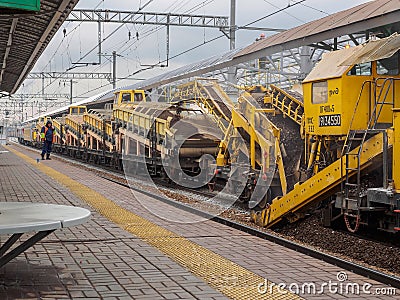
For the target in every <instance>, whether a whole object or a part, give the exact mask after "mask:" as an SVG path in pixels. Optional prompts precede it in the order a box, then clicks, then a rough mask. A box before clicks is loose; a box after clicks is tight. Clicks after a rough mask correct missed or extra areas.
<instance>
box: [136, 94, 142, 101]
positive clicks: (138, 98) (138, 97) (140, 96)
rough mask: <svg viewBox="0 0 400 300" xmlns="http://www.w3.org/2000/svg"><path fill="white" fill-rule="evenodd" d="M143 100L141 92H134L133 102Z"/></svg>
mask: <svg viewBox="0 0 400 300" xmlns="http://www.w3.org/2000/svg"><path fill="white" fill-rule="evenodd" d="M140 101H143V94H142V93H135V102H140Z"/></svg>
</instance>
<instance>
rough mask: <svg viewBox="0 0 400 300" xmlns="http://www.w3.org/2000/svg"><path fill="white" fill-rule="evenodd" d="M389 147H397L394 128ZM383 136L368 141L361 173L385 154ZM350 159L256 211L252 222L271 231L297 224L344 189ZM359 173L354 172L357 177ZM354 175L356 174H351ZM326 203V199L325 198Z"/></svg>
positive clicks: (390, 131) (353, 164) (363, 150)
mask: <svg viewBox="0 0 400 300" xmlns="http://www.w3.org/2000/svg"><path fill="white" fill-rule="evenodd" d="M386 132H387V136H388V145H389V147H391V146H392V145H393V137H394V136H393V128H389V129H387V130H386ZM382 141H383V133H379V134H376V135H375V136H373V137H371V138H370V139H369V140H367V141H366V142H365V143H364V144H363V146H362V153H361V156H360V168H361V170H363V169H365V168H367V167H370V166H371V165H372V163H373V159H374V158H375V157H377V156H379V155H380V154H382V153H383V142H382ZM358 150H359V147H357V148H355V149H353V150H352V151H351V153H357V151H358ZM356 165H357V162H356V157H355V156H353V157H352V161H349V167H350V168H351V167H353V168H356ZM345 168H346V157H345V156H343V157H342V159H339V160H337V161H335V162H334V163H332V164H331V165H329V166H328V167H326V168H325V169H323V170H321V171H320V172H319V173H317V174H316V175H314V176H313V177H311V178H310V179H308V180H307V181H305V182H303V183H301V184H300V183H298V184H296V185H295V186H294V189H293V190H292V191H290V192H289V193H288V194H286V195H284V196H282V197H281V198H276V199H274V200H273V201H272V203H271V205H270V206H269V207H268V208H266V209H264V210H262V211H253V212H252V219H253V220H254V222H255V223H257V224H258V225H260V226H266V227H270V226H272V225H274V224H276V223H277V222H279V221H281V220H282V219H283V218H287V219H290V220H296V219H297V218H298V217H300V216H301V214H302V212H301V211H302V209H303V210H304V208H306V206H308V205H310V204H311V203H313V202H314V201H316V200H318V199H319V200H323V199H321V196H323V195H324V196H328V195H329V194H332V193H334V192H335V188H336V187H338V185H340V183H341V182H342V180H343V178H344V177H345V171H344V170H345ZM355 172H356V171H353V173H354V174H355ZM350 175H353V174H350ZM324 199H325V198H324Z"/></svg>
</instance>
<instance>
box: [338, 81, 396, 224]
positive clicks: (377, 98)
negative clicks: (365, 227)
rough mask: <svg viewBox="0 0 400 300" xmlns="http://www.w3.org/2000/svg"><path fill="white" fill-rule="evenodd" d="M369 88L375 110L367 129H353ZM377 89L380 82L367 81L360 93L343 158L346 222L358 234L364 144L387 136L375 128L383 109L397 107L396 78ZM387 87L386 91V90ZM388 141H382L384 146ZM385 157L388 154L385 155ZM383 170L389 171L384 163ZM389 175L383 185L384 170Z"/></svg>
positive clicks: (342, 188)
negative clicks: (372, 139) (361, 103)
mask: <svg viewBox="0 0 400 300" xmlns="http://www.w3.org/2000/svg"><path fill="white" fill-rule="evenodd" d="M367 85H369V92H370V94H371V92H372V91H373V99H374V103H375V104H374V107H373V110H372V113H371V116H370V118H369V121H368V124H367V128H366V129H363V130H352V129H351V128H352V123H353V120H354V116H355V115H356V112H357V108H358V104H359V102H360V99H361V95H362V92H363V89H364V88H365V87H366V86H367ZM376 86H377V82H376V81H374V82H371V81H366V82H365V83H364V84H363V86H362V88H361V91H360V94H359V98H358V100H357V103H356V107H355V109H354V115H353V118H352V120H351V122H350V130H349V132H348V135H347V137H346V140H345V143H344V146H343V150H344V155H342V158H343V157H345V178H344V182H342V185H341V190H342V195H343V200H344V203H345V205H344V219H345V223H346V227H347V229H348V230H349V231H350V232H356V231H357V230H358V228H359V225H360V209H362V207H361V205H362V203H361V200H362V198H363V196H364V195H363V192H362V186H361V164H360V161H361V159H360V158H361V154H362V153H363V146H364V143H365V141H366V140H367V139H368V138H369V137H370V136H372V135H375V134H377V133H381V132H382V133H383V137H384V139H385V137H387V135H386V131H385V129H378V128H375V127H376V125H377V124H378V119H379V116H380V114H381V112H382V109H383V107H384V106H385V105H390V106H392V107H394V79H393V78H388V79H385V81H384V82H383V83H382V86H381V90H380V93H379V95H376ZM385 88H386V90H385ZM389 91H391V92H392V100H391V101H386V100H387V98H388V95H389ZM385 144H387V143H386V141H384V142H383V145H384V146H385ZM354 146H359V148H358V151H356V152H353V151H352V150H353V148H354ZM383 155H385V154H383ZM383 168H384V169H385V168H387V166H386V165H385V164H384V165H383ZM384 174H386V176H383V177H384V178H383V181H384V182H383V185H384V186H386V183H387V170H386V171H384ZM354 175H356V179H355V181H354V180H352V178H353V176H354ZM354 212H356V213H354ZM348 217H353V218H355V227H354V228H352V227H351V226H350V222H349V219H348Z"/></svg>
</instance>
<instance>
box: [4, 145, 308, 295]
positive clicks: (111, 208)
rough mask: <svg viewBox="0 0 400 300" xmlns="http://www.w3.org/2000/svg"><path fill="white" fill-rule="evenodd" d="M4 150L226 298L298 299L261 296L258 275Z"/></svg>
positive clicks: (273, 288)
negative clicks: (31, 166)
mask: <svg viewBox="0 0 400 300" xmlns="http://www.w3.org/2000/svg"><path fill="white" fill-rule="evenodd" d="M7 148H8V149H9V150H10V151H12V152H13V153H14V154H16V155H17V156H19V157H21V158H22V159H24V160H25V161H27V162H28V163H30V164H31V165H33V166H34V167H36V168H37V169H39V170H40V171H42V172H43V173H44V174H46V175H47V176H50V177H52V178H54V179H55V180H57V181H58V182H59V183H60V184H62V185H64V186H66V187H67V188H68V189H69V190H71V192H72V193H74V194H75V195H76V196H78V197H79V198H81V199H82V200H83V201H85V202H86V203H88V204H89V205H90V206H91V207H93V208H94V209H95V210H97V211H98V212H99V213H100V214H102V215H103V216H105V217H106V218H108V219H109V220H110V221H112V222H114V223H116V224H117V225H118V226H120V227H121V228H123V229H125V230H126V231H128V232H130V233H132V234H134V235H135V236H137V237H139V238H140V239H142V240H143V241H145V242H146V243H148V244H150V245H152V246H153V247H155V248H157V249H158V250H160V251H161V252H163V253H164V254H166V255H167V256H168V257H170V258H171V259H173V260H174V261H176V262H178V263H179V264H180V265H182V266H184V267H185V268H187V269H188V270H190V272H192V273H193V274H194V275H196V276H198V277H200V278H202V279H203V280H205V281H206V282H207V283H208V284H209V285H210V286H212V287H213V288H215V289H216V290H218V291H220V292H221V293H223V294H224V295H226V296H227V297H229V298H232V299H301V298H300V297H299V296H297V295H295V294H292V293H290V292H289V291H287V290H282V289H280V290H278V288H277V287H276V286H275V285H274V286H272V285H271V288H267V287H265V286H262V289H261V292H262V291H263V290H264V291H268V292H267V293H265V294H263V293H261V292H260V288H259V287H258V286H259V284H263V283H264V282H265V280H264V278H262V277H261V276H259V275H257V274H254V273H253V272H250V271H249V270H247V269H245V268H243V267H241V266H240V265H238V264H236V263H234V262H232V261H230V260H228V259H226V258H224V257H222V256H220V255H218V254H216V253H214V252H212V251H211V250H208V249H207V248H204V247H202V246H200V245H198V244H196V243H194V242H192V241H190V240H188V239H186V238H184V237H182V236H180V235H178V234H175V233H173V232H172V231H169V230H167V229H165V228H163V227H161V226H158V225H156V224H154V223H152V222H150V221H148V220H146V219H144V218H142V217H140V216H138V215H136V214H134V213H132V212H130V211H128V210H126V209H124V208H122V207H121V206H119V205H117V204H115V203H114V202H113V201H111V200H109V199H107V198H106V197H104V196H103V195H101V194H100V193H98V192H96V191H94V190H92V189H90V188H88V187H87V186H85V185H83V184H81V183H79V182H77V181H75V180H73V179H71V178H70V177H68V176H66V175H64V174H62V173H60V172H58V171H56V170H54V169H52V168H50V167H48V166H46V165H45V164H43V163H37V162H36V161H35V160H34V159H32V158H30V157H28V156H26V155H25V154H22V153H20V152H18V151H17V150H15V149H13V148H11V147H7ZM270 291H272V293H271V292H270Z"/></svg>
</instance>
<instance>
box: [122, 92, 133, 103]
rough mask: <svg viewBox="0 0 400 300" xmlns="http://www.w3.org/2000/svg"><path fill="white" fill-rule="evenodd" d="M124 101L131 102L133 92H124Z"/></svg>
mask: <svg viewBox="0 0 400 300" xmlns="http://www.w3.org/2000/svg"><path fill="white" fill-rule="evenodd" d="M122 102H131V94H130V93H123V94H122Z"/></svg>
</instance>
